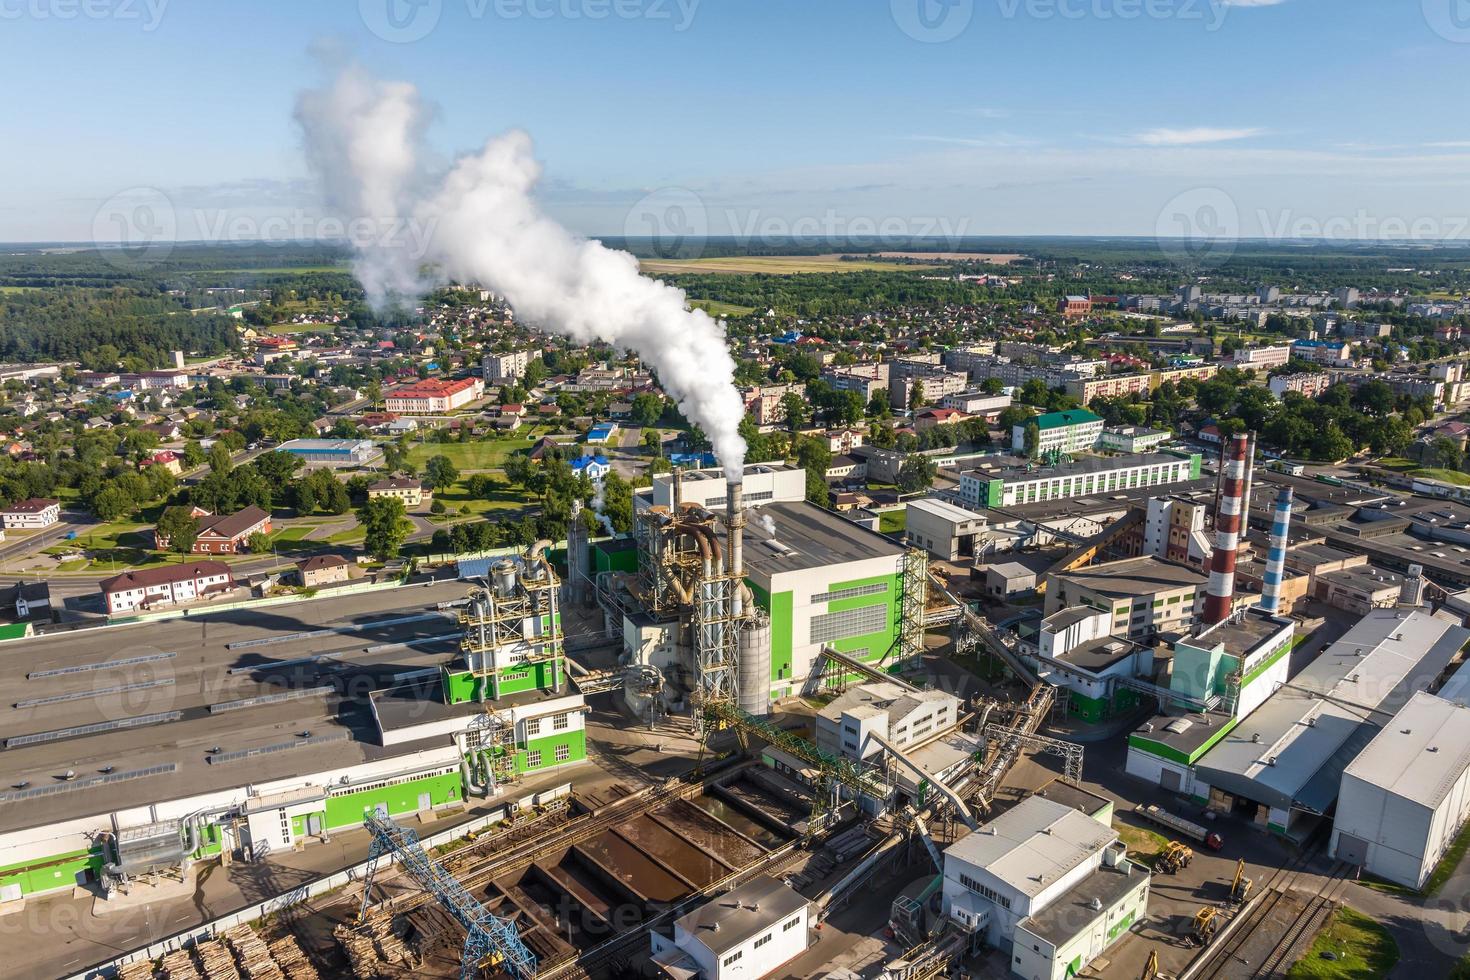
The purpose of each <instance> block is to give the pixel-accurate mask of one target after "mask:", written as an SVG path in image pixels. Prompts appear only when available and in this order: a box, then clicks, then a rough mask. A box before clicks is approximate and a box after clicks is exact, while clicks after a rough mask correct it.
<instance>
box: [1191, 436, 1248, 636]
mask: <svg viewBox="0 0 1470 980" xmlns="http://www.w3.org/2000/svg"><path fill="white" fill-rule="evenodd" d="M1249 470H1250V437H1249V436H1246V435H1243V434H1242V435H1238V436H1233V437H1232V438H1231V440H1230V449H1229V451H1228V452H1227V453H1226V454H1225V456H1224V458H1223V460H1222V461H1221V469H1220V472H1221V480H1220V506H1219V510H1218V511H1217V512H1216V513H1215V553H1214V554H1213V555H1211V556H1210V584H1209V585H1208V586H1207V588H1206V592H1205V612H1204V616H1203V619H1204V622H1205V625H1206V626H1213V625H1214V624H1215V623H1223V622H1224V621H1225V620H1226V619H1229V618H1230V602H1231V600H1232V599H1233V598H1234V597H1235V558H1236V555H1237V553H1238V552H1239V550H1240V531H1241V523H1242V521H1243V520H1244V518H1245V486H1246V479H1247V474H1248V472H1249Z"/></svg>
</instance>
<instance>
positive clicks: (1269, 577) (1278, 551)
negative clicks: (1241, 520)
mask: <svg viewBox="0 0 1470 980" xmlns="http://www.w3.org/2000/svg"><path fill="white" fill-rule="evenodd" d="M1291 496H1292V494H1291V487H1282V489H1281V492H1280V493H1278V494H1277V495H1276V506H1275V507H1274V508H1273V509H1272V512H1271V539H1270V543H1269V545H1268V549H1269V550H1268V551H1267V553H1266V571H1265V574H1264V575H1262V576H1261V608H1262V609H1263V610H1265V611H1266V612H1268V613H1270V614H1271V615H1273V616H1274V615H1276V613H1277V612H1279V611H1280V609H1281V583H1282V581H1283V580H1284V579H1285V578H1286V545H1287V532H1288V531H1290V530H1291Z"/></svg>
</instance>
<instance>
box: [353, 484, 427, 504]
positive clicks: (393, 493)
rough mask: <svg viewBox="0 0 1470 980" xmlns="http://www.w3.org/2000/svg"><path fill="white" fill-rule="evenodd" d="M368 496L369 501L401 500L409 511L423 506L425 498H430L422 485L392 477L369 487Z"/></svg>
mask: <svg viewBox="0 0 1470 980" xmlns="http://www.w3.org/2000/svg"><path fill="white" fill-rule="evenodd" d="M367 495H368V499H369V500H376V499H378V498H379V497H389V498H392V499H396V500H401V501H403V506H404V507H405V508H407V509H408V510H413V509H414V508H415V507H421V506H423V503H424V498H425V497H426V496H428V494H427V493H425V491H424V485H423V484H422V483H420V482H419V481H418V480H411V479H409V478H407V477H391V478H389V479H387V480H379V481H378V482H377V483H374V484H372V485H371V486H369V487H368V489H367Z"/></svg>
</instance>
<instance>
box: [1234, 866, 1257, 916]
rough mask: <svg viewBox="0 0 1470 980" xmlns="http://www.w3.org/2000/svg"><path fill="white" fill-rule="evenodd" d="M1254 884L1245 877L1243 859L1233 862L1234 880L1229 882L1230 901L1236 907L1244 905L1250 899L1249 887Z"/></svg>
mask: <svg viewBox="0 0 1470 980" xmlns="http://www.w3.org/2000/svg"><path fill="white" fill-rule="evenodd" d="M1253 884H1254V882H1252V881H1251V880H1250V879H1249V878H1247V877H1246V876H1245V858H1241V859H1240V860H1238V861H1236V862H1235V878H1234V879H1233V880H1232V881H1231V882H1230V901H1231V902H1232V903H1234V904H1236V905H1244V904H1245V903H1246V902H1247V901H1249V900H1250V897H1251V886H1252V885H1253Z"/></svg>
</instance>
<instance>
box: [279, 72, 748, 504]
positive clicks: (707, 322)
mask: <svg viewBox="0 0 1470 980" xmlns="http://www.w3.org/2000/svg"><path fill="white" fill-rule="evenodd" d="M429 116H430V112H429V110H428V107H427V106H426V105H425V104H424V102H423V100H422V99H421V98H420V96H419V94H418V91H417V89H416V88H415V87H414V86H413V85H410V84H407V83H402V82H384V81H379V80H377V79H374V78H372V77H370V76H369V75H368V74H367V73H366V72H364V71H363V70H362V69H360V68H356V67H352V68H348V69H346V70H344V71H342V72H341V73H340V74H339V75H338V76H337V78H336V79H335V80H334V81H333V82H332V83H331V85H330V86H328V87H327V88H325V89H322V90H316V91H308V92H304V93H302V94H301V96H300V97H299V98H298V100H297V105H296V120H297V122H298V123H299V124H300V126H301V129H302V131H303V133H304V135H305V144H306V156H307V160H308V162H309V163H310V164H311V166H312V169H313V170H314V171H315V172H316V175H317V177H318V178H319V179H320V181H321V183H322V185H323V189H324V197H325V199H326V202H327V204H328V206H329V207H331V208H332V209H334V210H335V212H336V214H337V217H339V218H341V219H342V220H343V221H344V222H345V223H346V226H347V227H348V228H349V229H352V233H351V236H350V237H351V238H352V241H353V245H354V249H355V251H356V259H355V261H354V272H355V273H356V274H357V276H358V278H359V279H361V281H362V284H363V288H364V289H365V290H366V292H367V295H368V299H369V301H370V302H372V303H373V305H374V306H376V307H379V308H381V307H382V306H384V305H387V304H389V303H392V302H394V301H395V300H402V299H409V298H413V297H417V296H419V295H421V294H422V293H423V292H424V291H426V290H427V289H428V288H430V287H431V286H432V285H434V284H435V283H438V282H465V283H470V282H473V283H477V284H479V285H482V286H485V287H486V288H488V289H491V290H494V291H495V292H497V293H499V294H501V295H502V296H504V297H505V298H506V300H507V301H508V302H509V303H510V305H511V306H512V307H513V308H514V309H515V311H516V315H517V317H518V318H522V319H526V320H529V321H530V322H532V323H535V324H537V325H538V326H541V327H543V328H545V329H547V330H551V331H554V332H556V333H559V334H562V335H563V336H566V337H569V338H571V339H572V340H573V341H575V342H576V343H579V344H585V343H589V342H592V341H598V340H600V341H603V342H606V343H609V344H612V345H613V346H615V347H618V348H621V349H626V350H632V351H634V352H636V353H637V354H638V356H639V357H641V358H642V359H643V360H644V361H645V362H646V363H648V364H649V365H651V366H652V367H653V368H654V369H655V370H656V371H657V372H658V378H659V382H660V383H661V384H662V385H663V388H664V391H666V392H667V393H668V395H669V396H670V397H671V398H673V399H674V401H675V402H676V403H677V404H678V406H679V410H680V411H681V412H682V413H683V414H684V417H685V418H687V419H689V421H691V422H693V423H694V424H696V425H698V426H699V427H700V428H701V429H703V430H704V432H705V434H706V435H707V436H708V437H709V439H710V442H711V444H712V445H713V446H714V450H715V454H716V456H718V457H719V459H720V462H721V464H722V465H723V466H724V468H725V474H726V477H727V478H730V479H738V478H739V477H740V475H741V473H742V472H743V470H744V463H745V440H743V439H742V438H741V437H740V432H739V426H740V420H741V419H742V418H743V417H744V415H745V408H744V405H743V403H742V401H741V398H740V394H739V392H738V391H737V390H736V388H735V382H734V376H735V362H734V360H733V359H732V358H731V356H730V352H729V350H728V348H727V347H726V345H725V329H724V324H723V323H721V322H720V321H718V320H715V319H713V318H712V317H710V316H709V315H708V314H706V313H705V312H703V311H702V310H690V309H689V308H688V307H687V305H686V302H685V295H684V291H683V290H681V289H675V288H673V287H672V286H668V285H665V284H664V283H661V282H657V281H655V280H653V279H649V278H646V277H645V276H643V275H641V274H640V273H639V271H638V260H637V259H635V258H634V257H633V256H632V255H629V254H628V253H626V252H619V251H614V250H613V249H610V248H607V247H606V246H604V245H602V244H601V243H600V242H595V241H589V240H587V239H584V238H580V237H578V236H577V235H575V234H573V233H572V232H570V231H568V230H567V229H565V228H563V227H562V226H561V225H560V224H558V223H557V222H556V221H555V220H553V219H552V218H550V217H548V216H547V215H546V214H544V213H542V211H541V209H540V208H539V206H538V205H537V203H536V201H535V199H534V198H533V196H532V192H533V190H534V188H535V186H536V182H537V181H538V180H539V178H540V176H541V167H540V164H538V163H537V162H536V160H535V158H534V156H533V152H532V144H531V138H530V136H528V135H527V134H526V133H524V132H521V131H519V130H513V131H510V132H507V133H504V134H502V135H500V136H496V137H493V138H492V139H490V140H489V141H488V142H487V143H486V144H485V146H484V148H483V149H481V150H480V151H479V152H478V153H472V154H468V155H466V156H464V157H461V158H460V159H459V160H458V161H456V162H455V163H454V164H453V166H452V167H450V169H449V172H448V173H447V174H445V175H443V176H442V177H439V178H437V179H434V178H431V177H429V176H428V175H427V171H428V166H427V164H426V162H425V158H426V154H425V151H424V148H423V136H424V129H425V125H426V122H427V120H428V118H429Z"/></svg>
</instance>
